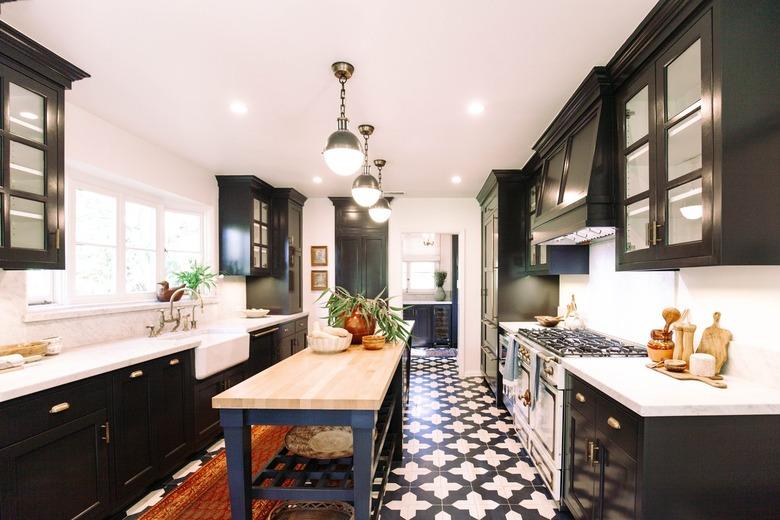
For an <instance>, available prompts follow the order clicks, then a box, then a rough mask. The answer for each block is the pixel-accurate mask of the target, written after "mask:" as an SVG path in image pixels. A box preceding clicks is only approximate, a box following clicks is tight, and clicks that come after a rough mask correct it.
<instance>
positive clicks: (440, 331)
mask: <svg viewBox="0 0 780 520" xmlns="http://www.w3.org/2000/svg"><path fill="white" fill-rule="evenodd" d="M451 316H452V305H434V306H433V325H432V326H433V344H434V345H437V346H445V347H446V346H449V345H450V320H451Z"/></svg>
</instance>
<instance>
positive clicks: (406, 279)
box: [401, 260, 441, 294]
mask: <svg viewBox="0 0 780 520" xmlns="http://www.w3.org/2000/svg"><path fill="white" fill-rule="evenodd" d="M402 264H403V265H402V268H401V272H402V275H401V278H402V280H401V289H402V292H403V293H404V294H433V293H435V292H436V284H435V283H434V281H433V276H431V284H432V285H433V287H431V288H430V289H413V288H411V287H410V281H411V277H410V271H411V270H410V267H411V264H433V271H434V272H436V271H439V270H440V268H441V265H440V264H441V262H439V261H436V260H404V261H402ZM403 273H406V276H404V275H403Z"/></svg>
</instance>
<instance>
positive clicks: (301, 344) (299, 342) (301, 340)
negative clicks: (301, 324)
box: [293, 332, 306, 354]
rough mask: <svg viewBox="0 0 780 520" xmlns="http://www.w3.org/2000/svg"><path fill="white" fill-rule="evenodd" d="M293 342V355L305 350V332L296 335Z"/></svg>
mask: <svg viewBox="0 0 780 520" xmlns="http://www.w3.org/2000/svg"><path fill="white" fill-rule="evenodd" d="M293 341H294V343H293V354H297V353H298V352H300V351H301V350H303V349H305V348H306V333H305V332H299V333H297V334H296V335H295V339H294V340H293Z"/></svg>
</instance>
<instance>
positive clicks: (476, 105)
mask: <svg viewBox="0 0 780 520" xmlns="http://www.w3.org/2000/svg"><path fill="white" fill-rule="evenodd" d="M467 110H468V112H469V114H471V115H472V116H478V115H480V114H481V113H482V112H484V111H485V105H484V104H482V102H481V101H472V102H471V103H469V106H468V107H467Z"/></svg>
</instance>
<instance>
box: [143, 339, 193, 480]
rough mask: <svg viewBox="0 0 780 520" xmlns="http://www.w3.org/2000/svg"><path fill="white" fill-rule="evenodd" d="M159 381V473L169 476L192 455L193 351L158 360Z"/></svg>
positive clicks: (157, 397) (157, 406)
mask: <svg viewBox="0 0 780 520" xmlns="http://www.w3.org/2000/svg"><path fill="white" fill-rule="evenodd" d="M156 364H157V366H158V367H159V368H158V371H157V372H156V373H157V374H159V375H160V381H159V384H158V386H157V388H156V392H155V401H154V403H153V404H154V406H155V415H156V417H157V420H156V421H155V424H156V427H157V442H158V446H157V449H158V461H157V475H158V477H163V476H167V475H168V474H169V473H170V472H171V471H173V470H174V469H175V468H176V466H178V465H179V464H181V463H182V462H183V461H184V459H185V458H186V457H187V455H189V452H190V448H191V444H192V402H193V398H194V393H193V391H194V386H193V382H192V377H193V376H192V372H193V371H192V353H191V352H189V351H188V352H181V353H178V354H175V355H173V356H168V357H165V358H163V359H161V360H159V361H157V362H156Z"/></svg>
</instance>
